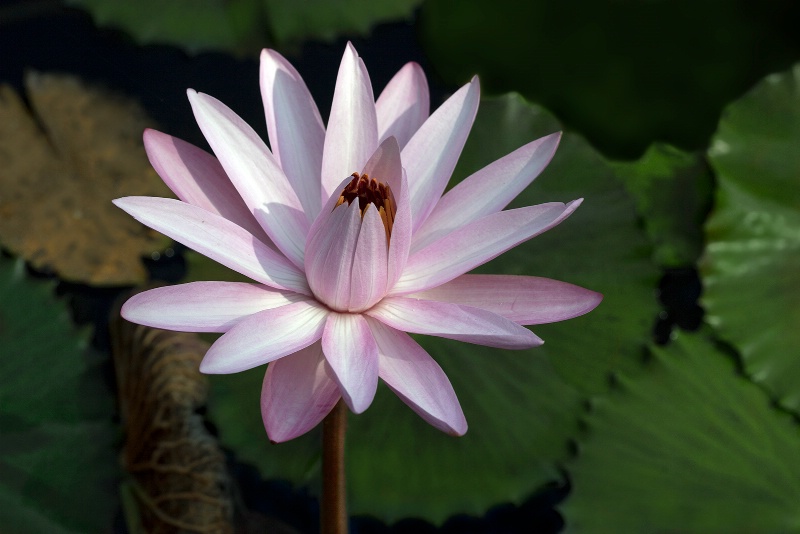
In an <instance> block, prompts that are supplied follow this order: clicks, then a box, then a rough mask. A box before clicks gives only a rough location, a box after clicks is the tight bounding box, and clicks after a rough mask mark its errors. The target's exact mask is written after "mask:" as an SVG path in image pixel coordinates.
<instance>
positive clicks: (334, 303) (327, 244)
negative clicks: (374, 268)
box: [306, 202, 361, 311]
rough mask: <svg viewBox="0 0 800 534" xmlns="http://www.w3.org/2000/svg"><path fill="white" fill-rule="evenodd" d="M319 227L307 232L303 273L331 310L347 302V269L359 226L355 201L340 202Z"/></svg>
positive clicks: (351, 264) (343, 306) (344, 305)
mask: <svg viewBox="0 0 800 534" xmlns="http://www.w3.org/2000/svg"><path fill="white" fill-rule="evenodd" d="M320 217H325V221H326V223H325V224H324V225H320V227H319V231H318V232H316V233H314V232H313V229H312V233H310V234H309V236H308V248H307V250H306V276H308V284H309V286H310V287H311V290H312V291H313V292H314V295H315V296H316V297H317V299H319V300H320V301H321V302H324V303H326V304H327V305H328V306H329V307H331V308H332V309H334V310H339V311H347V307H348V305H349V304H350V282H351V277H350V272H351V270H352V268H353V256H354V255H355V249H356V245H357V244H358V234H359V232H360V230H361V212H360V210H359V208H358V202H353V203H352V204H350V205H347V204H346V203H345V204H342V205H341V206H339V207H337V208H336V209H335V210H333V212H332V213H330V214H329V215H327V214H325V213H324V212H323V213H321V214H320Z"/></svg>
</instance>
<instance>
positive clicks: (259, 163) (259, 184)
mask: <svg viewBox="0 0 800 534" xmlns="http://www.w3.org/2000/svg"><path fill="white" fill-rule="evenodd" d="M188 95H189V102H190V103H191V104H192V110H193V111H194V116H195V119H196V120H197V124H199V125H200V129H201V130H202V131H203V135H204V136H205V138H206V140H207V141H208V144H209V145H211V148H212V149H213V150H214V153H215V154H216V155H217V158H219V162H220V163H221V164H222V167H223V168H224V169H225V172H226V173H227V174H228V177H229V178H230V180H231V182H232V183H233V185H234V186H235V187H236V190H237V191H239V194H240V195H241V197H242V199H243V200H244V202H245V204H247V207H248V208H249V209H250V212H251V213H252V214H253V215H254V216H255V218H256V220H257V221H258V223H259V224H260V225H261V227H262V228H264V231H266V232H267V235H269V237H270V238H271V239H272V242H273V243H275V246H277V247H278V249H280V251H281V252H283V254H284V255H285V256H286V257H287V258H289V259H290V260H291V261H292V263H294V264H295V265H296V266H297V267H301V268H302V266H303V251H304V250H305V243H306V234H307V233H308V227H309V226H310V224H309V220H308V218H307V216H306V214H305V213H304V212H303V206H302V204H301V203H300V200H298V198H297V194H296V193H295V191H294V189H293V188H292V185H291V184H290V183H289V180H288V179H287V178H286V176H285V175H284V174H283V171H282V170H281V168H280V166H278V163H277V162H276V161H275V158H273V156H272V154H271V153H270V151H269V149H268V148H267V145H265V144H264V141H262V140H261V138H260V137H259V136H258V134H256V132H255V131H253V129H252V128H251V127H250V126H249V125H248V124H247V123H245V122H244V121H243V120H242V119H241V118H240V117H239V116H238V115H236V113H234V112H233V111H231V110H230V109H229V108H228V107H227V106H226V105H225V104H223V103H222V102H220V101H219V100H217V99H215V98H213V97H211V96H209V95H205V94H202V93H196V92H195V91H192V90H191V89H190V90H189V91H188Z"/></svg>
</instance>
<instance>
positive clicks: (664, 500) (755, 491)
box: [563, 334, 800, 534]
mask: <svg viewBox="0 0 800 534" xmlns="http://www.w3.org/2000/svg"><path fill="white" fill-rule="evenodd" d="M652 352H653V358H652V361H650V362H649V363H648V364H647V365H646V367H645V369H644V372H643V373H642V374H641V375H639V376H638V377H637V379H635V380H632V379H627V378H621V379H620V381H619V388H618V390H617V391H615V392H613V393H612V394H610V395H609V396H608V397H607V398H605V399H603V400H601V401H597V402H596V403H594V405H593V407H592V410H591V412H590V413H589V414H588V415H587V427H588V430H587V434H588V435H587V436H586V438H585V440H584V441H583V442H582V443H581V444H580V446H579V452H578V457H577V459H576V460H575V461H574V462H573V463H572V464H571V465H570V466H569V472H570V474H571V480H572V493H571V495H570V497H569V498H568V500H567V502H566V504H565V506H564V508H563V512H564V514H565V518H566V522H567V530H568V532H581V533H598V534H600V533H609V534H611V533H618V532H681V533H687V534H688V533H693V532H697V533H708V532H725V533H751V532H776V533H777V532H797V531H798V530H800V508H798V506H797V503H798V502H800V432H798V428H797V425H796V424H795V423H794V422H793V421H792V419H791V418H790V417H789V416H788V415H787V414H785V413H783V412H782V411H780V410H778V409H776V408H775V407H774V406H772V405H771V403H770V400H769V398H768V397H767V395H765V394H764V392H763V391H762V390H761V389H760V388H759V387H758V386H756V385H754V384H752V383H751V382H749V381H747V380H746V379H745V378H743V377H741V376H740V375H739V373H738V372H737V366H736V363H735V362H734V361H733V359H732V358H731V357H730V356H729V355H727V354H724V353H722V352H720V351H719V350H718V349H717V348H716V347H715V346H714V344H713V343H712V342H710V341H709V340H707V339H706V338H705V336H704V335H703V334H696V335H684V336H680V337H678V338H677V339H676V340H675V341H673V343H672V344H671V345H670V347H669V348H666V349H661V348H655V349H653V351H652Z"/></svg>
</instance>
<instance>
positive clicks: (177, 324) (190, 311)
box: [122, 282, 308, 332]
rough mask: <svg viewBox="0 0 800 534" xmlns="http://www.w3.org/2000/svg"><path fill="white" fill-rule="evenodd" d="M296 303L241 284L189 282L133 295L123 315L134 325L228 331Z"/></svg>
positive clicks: (284, 293)
mask: <svg viewBox="0 0 800 534" xmlns="http://www.w3.org/2000/svg"><path fill="white" fill-rule="evenodd" d="M299 300H308V297H303V296H300V295H298V294H297V293H292V292H290V291H279V290H277V289H271V288H268V287H266V286H262V285H259V284H245V283H241V282H191V283H188V284H180V285H177V286H167V287H158V288H155V289H150V290H149V291H143V292H142V293H137V294H136V295H134V296H132V297H131V298H130V299H128V301H127V302H126V303H125V305H123V306H122V316H123V317H124V318H125V319H127V320H128V321H131V322H133V323H137V324H143V325H147V326H152V327H154V328H164V329H166V330H178V331H181V332H227V331H228V330H230V329H231V327H233V326H234V325H235V324H236V323H238V322H239V321H240V320H242V319H243V318H245V317H247V316H249V315H252V314H254V313H257V312H260V311H262V310H268V309H272V308H278V307H280V306H285V305H286V304H290V303H292V302H297V301H299Z"/></svg>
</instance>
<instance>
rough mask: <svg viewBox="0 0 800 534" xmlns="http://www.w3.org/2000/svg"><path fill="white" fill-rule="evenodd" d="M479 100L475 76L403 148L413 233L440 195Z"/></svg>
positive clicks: (470, 126) (458, 154) (467, 131)
mask: <svg viewBox="0 0 800 534" xmlns="http://www.w3.org/2000/svg"><path fill="white" fill-rule="evenodd" d="M479 100H480V85H479V83H478V78H477V77H475V78H473V79H472V81H471V82H470V83H468V84H467V85H465V86H464V87H462V88H461V89H459V90H458V91H456V93H455V94H454V95H453V96H451V97H450V98H449V99H447V101H446V102H445V103H444V104H442V105H441V106H440V107H439V109H437V110H436V111H434V112H433V114H432V115H431V116H430V117H429V118H428V120H427V121H425V124H423V125H422V126H421V127H420V128H419V130H417V133H415V134H414V136H413V137H412V138H411V140H410V141H409V142H408V144H407V145H406V146H405V148H403V152H402V153H401V155H402V158H403V167H404V168H405V170H406V173H407V175H408V187H409V195H410V197H411V220H412V221H413V224H414V226H413V228H414V230H416V229H417V228H419V227H420V226H421V225H422V223H423V222H425V219H427V218H428V215H429V214H430V212H431V210H432V209H433V207H434V206H435V205H436V202H438V200H439V197H441V196H442V192H443V191H444V188H445V186H447V182H448V181H449V180H450V176H451V175H452V174H453V169H455V167H456V162H458V157H459V156H460V155H461V150H462V149H463V148H464V143H465V142H466V141H467V136H468V135H469V131H470V129H471V128H472V123H473V122H474V121H475V114H476V113H477V112H478V102H479Z"/></svg>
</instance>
